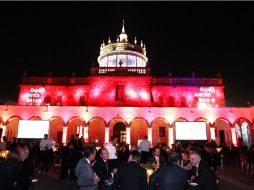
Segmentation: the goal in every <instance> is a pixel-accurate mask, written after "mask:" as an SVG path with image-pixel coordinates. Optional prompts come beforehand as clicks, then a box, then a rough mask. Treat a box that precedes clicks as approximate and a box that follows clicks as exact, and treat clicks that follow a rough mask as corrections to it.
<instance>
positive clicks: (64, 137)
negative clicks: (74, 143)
mask: <svg viewBox="0 0 254 190" xmlns="http://www.w3.org/2000/svg"><path fill="white" fill-rule="evenodd" d="M67 130H68V127H67V126H64V127H63V136H62V143H63V144H64V145H66V140H67Z"/></svg>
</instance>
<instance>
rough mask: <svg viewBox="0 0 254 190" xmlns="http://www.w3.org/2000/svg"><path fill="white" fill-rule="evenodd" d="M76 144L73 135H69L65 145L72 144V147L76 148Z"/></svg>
mask: <svg viewBox="0 0 254 190" xmlns="http://www.w3.org/2000/svg"><path fill="white" fill-rule="evenodd" d="M77 144H78V141H77V140H76V139H75V136H74V135H71V137H70V139H69V140H68V142H67V145H68V146H70V145H73V147H74V149H76V148H77Z"/></svg>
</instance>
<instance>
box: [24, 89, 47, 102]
mask: <svg viewBox="0 0 254 190" xmlns="http://www.w3.org/2000/svg"><path fill="white" fill-rule="evenodd" d="M44 93H45V88H43V87H41V88H31V89H30V92H29V93H26V94H25V96H26V99H25V100H26V103H32V104H33V103H35V104H41V103H42V101H43V98H42V95H43V94H44Z"/></svg>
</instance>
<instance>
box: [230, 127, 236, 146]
mask: <svg viewBox="0 0 254 190" xmlns="http://www.w3.org/2000/svg"><path fill="white" fill-rule="evenodd" d="M231 137H232V143H233V144H234V145H235V146H237V138H236V132H235V128H234V127H232V128H231Z"/></svg>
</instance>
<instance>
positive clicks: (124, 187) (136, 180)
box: [112, 150, 147, 190]
mask: <svg viewBox="0 0 254 190" xmlns="http://www.w3.org/2000/svg"><path fill="white" fill-rule="evenodd" d="M140 159H141V154H140V152H139V151H137V150H133V151H131V152H130V156H129V162H128V163H126V164H123V165H121V166H120V167H119V169H118V170H117V172H116V174H115V175H114V181H113V185H112V189H113V190H118V189H119V190H147V178H146V170H145V169H144V168H142V167H141V166H140V165H139V162H140Z"/></svg>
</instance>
